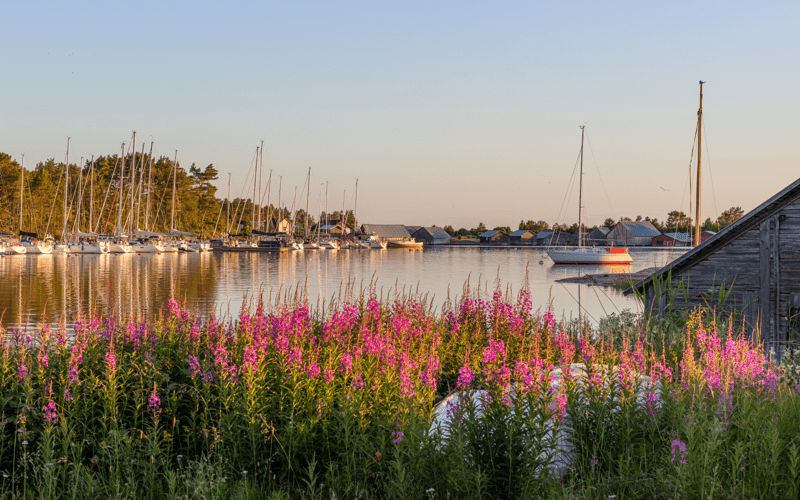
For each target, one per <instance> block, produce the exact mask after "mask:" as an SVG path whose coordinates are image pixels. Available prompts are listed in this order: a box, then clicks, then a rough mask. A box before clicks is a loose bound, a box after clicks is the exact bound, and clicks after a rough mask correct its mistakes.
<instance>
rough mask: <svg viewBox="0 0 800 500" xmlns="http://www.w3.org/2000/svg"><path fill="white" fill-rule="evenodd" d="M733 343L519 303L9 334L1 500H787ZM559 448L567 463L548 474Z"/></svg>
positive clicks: (742, 348) (357, 300)
mask: <svg viewBox="0 0 800 500" xmlns="http://www.w3.org/2000/svg"><path fill="white" fill-rule="evenodd" d="M323 310H324V312H322V311H323ZM315 311H316V312H315ZM733 325H734V322H733V321H726V320H725V319H724V318H717V317H714V313H713V310H711V311H708V310H706V311H696V312H694V313H692V314H691V315H687V316H684V317H681V318H673V319H672V320H671V322H670V323H668V324H667V323H664V322H657V321H649V320H648V318H644V317H638V316H634V315H629V314H625V315H621V316H614V317H610V318H607V319H606V320H604V321H602V322H601V323H600V325H599V326H598V327H595V328H590V327H588V326H587V325H585V324H581V323H567V322H565V321H557V319H556V318H555V317H554V316H553V315H552V314H551V313H550V312H545V313H543V314H540V313H539V312H534V311H533V307H532V304H531V302H530V298H529V295H528V293H527V291H526V290H522V291H521V292H520V293H518V294H516V295H514V296H510V295H508V294H503V293H502V292H501V291H496V292H494V294H493V295H491V296H489V295H486V294H481V293H480V292H474V293H473V292H470V293H466V294H465V296H464V298H462V299H460V300H458V301H457V302H455V303H452V304H451V303H449V302H448V303H446V304H445V306H444V307H443V309H442V310H441V311H437V310H435V309H434V308H433V306H432V304H430V303H428V302H427V301H426V300H425V298H424V297H420V296H418V295H415V294H399V295H396V296H394V297H391V298H389V297H387V298H378V297H376V296H374V295H372V294H370V293H368V292H367V293H364V292H362V293H361V294H360V295H358V294H350V295H348V296H347V298H346V300H340V301H335V302H332V303H330V304H328V305H327V307H325V308H317V309H315V310H313V311H312V309H311V308H310V307H309V306H308V304H307V303H306V302H304V300H303V298H302V297H301V296H297V295H295V296H293V297H289V296H288V295H286V296H284V299H283V300H278V301H275V302H270V303H266V304H265V303H258V304H255V305H252V306H251V307H248V308H246V309H244V310H242V311H241V313H240V314H239V316H238V317H237V318H235V319H234V318H228V319H217V318H211V319H207V320H201V319H199V317H198V316H197V315H194V314H192V313H191V312H190V311H189V310H187V309H186V308H185V307H183V306H182V305H181V304H179V303H177V302H175V301H170V302H169V304H168V305H167V309H166V310H165V311H164V314H163V315H162V316H161V317H160V318H159V319H157V320H155V321H151V322H137V321H126V322H116V321H115V320H114V319H113V318H105V319H101V318H93V319H90V320H86V321H80V322H77V323H75V325H74V329H73V331H74V334H73V335H69V336H68V335H67V333H66V332H65V331H63V330H61V331H51V329H50V328H48V327H46V326H41V327H40V328H38V329H37V330H36V331H31V332H24V331H14V332H11V334H10V335H8V336H7V337H6V341H5V342H4V344H3V346H2V354H1V356H2V358H1V359H0V412H1V413H2V415H0V471H2V477H1V478H0V496H2V497H4V498H5V497H8V498H97V497H101V496H102V497H110V498H339V499H345V498H404V499H409V498H420V499H423V498H425V499H427V498H525V497H543V498H559V497H564V498H567V497H570V498H572V497H587V498H608V497H609V496H610V495H618V497H620V498H622V497H623V496H624V497H630V498H640V497H641V498H652V497H653V496H662V497H664V498H675V497H677V496H681V497H683V498H695V497H697V498H706V497H709V496H712V495H718V496H719V495H722V496H728V497H732V498H750V497H763V496H765V495H768V496H770V497H771V498H774V497H781V496H785V497H787V498H797V495H798V491H799V488H800V450H798V445H799V443H798V438H797V428H798V423H800V400H798V394H797V383H798V382H797V377H796V373H797V370H796V369H795V368H794V366H793V365H786V366H773V365H772V364H771V363H770V361H769V359H768V356H765V355H764V353H763V351H762V349H761V348H760V347H759V346H756V345H753V344H751V342H750V340H748V339H747V338H745V337H744V336H742V335H740V334H739V333H740V332H737V331H736V329H735V328H734V326H733ZM791 362H792V361H791V359H789V360H788V361H787V363H791ZM573 363H584V364H585V365H586V366H587V367H588V368H587V370H588V375H587V378H585V380H584V382H579V381H578V380H577V379H575V378H574V377H571V375H570V369H569V366H570V364H573ZM609 367H616V368H615V369H610V368H609ZM557 368H561V370H562V371H563V376H564V383H563V384H561V385H560V386H559V387H558V389H556V390H554V389H552V388H551V385H550V380H551V377H552V373H553V371H554V370H556V369H557ZM641 375H646V376H648V377H650V378H649V379H647V380H648V382H642V380H645V379H642V378H640V376H641ZM643 384H644V385H643ZM475 390H482V391H485V393H484V394H486V395H487V396H486V397H484V398H483V399H482V400H480V402H479V403H469V402H468V403H464V404H463V405H460V406H458V407H456V408H453V409H451V410H452V411H454V412H455V413H454V415H456V416H457V419H456V422H457V424H458V425H457V426H455V427H453V428H452V432H448V433H445V432H443V430H442V429H441V428H438V429H437V428H435V427H434V428H432V427H431V414H432V412H433V409H434V406H435V405H436V404H437V403H439V402H440V401H441V400H442V399H443V398H444V397H446V396H448V395H449V394H452V393H454V392H458V393H461V394H469V393H471V391H475ZM463 400H464V401H472V400H471V399H470V398H464V399H463ZM560 428H564V429H568V430H569V435H570V436H571V440H572V444H573V445H574V448H575V451H574V457H573V461H572V463H571V464H570V466H569V468H568V469H567V470H566V472H565V473H563V474H553V473H552V472H550V471H551V468H549V467H548V465H549V464H550V462H551V460H552V458H553V450H554V446H555V443H554V437H553V436H554V435H553V432H552V430H553V429H560ZM764 464H767V465H768V466H766V467H765V466H764ZM730 485H733V489H731V488H730V487H729V486H730ZM792 495H794V496H792Z"/></svg>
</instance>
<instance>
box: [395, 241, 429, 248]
mask: <svg viewBox="0 0 800 500" xmlns="http://www.w3.org/2000/svg"><path fill="white" fill-rule="evenodd" d="M388 246H389V248H412V249H413V248H419V249H422V242H419V241H390V242H388Z"/></svg>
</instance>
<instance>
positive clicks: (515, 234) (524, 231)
mask: <svg viewBox="0 0 800 500" xmlns="http://www.w3.org/2000/svg"><path fill="white" fill-rule="evenodd" d="M525 233H530V231H528V230H527V229H520V230H518V231H514V232H513V233H511V234H509V236H514V237H518V236H522V235H524V234H525Z"/></svg>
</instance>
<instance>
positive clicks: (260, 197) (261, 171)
mask: <svg viewBox="0 0 800 500" xmlns="http://www.w3.org/2000/svg"><path fill="white" fill-rule="evenodd" d="M260 151H261V152H260V153H259V155H258V156H259V159H260V160H259V161H260V163H261V167H260V168H259V169H258V229H259V231H260V230H261V211H262V209H263V207H262V205H263V201H264V195H263V194H262V193H263V191H261V181H262V180H263V179H264V141H261V149H260ZM268 230H269V229H268Z"/></svg>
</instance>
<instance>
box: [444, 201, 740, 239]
mask: <svg viewBox="0 0 800 500" xmlns="http://www.w3.org/2000/svg"><path fill="white" fill-rule="evenodd" d="M743 215H744V210H742V207H731V208H729V209H728V210H725V211H724V212H722V214H720V216H719V217H717V220H715V221H712V220H711V218H710V217H709V218H707V219H706V220H705V221H704V222H703V224H701V228H702V230H703V231H719V230H720V229H722V228H724V227H726V226H729V225H731V224H733V223H734V222H735V221H736V220H738V219H740V218H741V217H742V216H743ZM624 221H636V222H641V221H646V222H649V223H651V224H652V225H653V226H654V227H655V228H656V229H658V230H659V231H661V232H662V233H680V232H688V233H691V232H692V231H693V230H694V220H693V219H692V218H691V217H689V216H688V215H686V214H685V213H683V212H681V211H680V210H673V211H671V212H669V213H668V214H667V220H666V221H663V222H662V221H659V220H658V219H657V218H655V217H652V218H651V217H642V216H641V215H638V216H636V218H635V219H631V218H630V217H620V218H619V220H615V219H612V218H608V219H606V220H605V221H604V222H603V224H602V226H604V227H607V228H609V229H611V228H612V227H614V225H616V224H617V222H624ZM597 227H600V226H591V227H589V226H586V225H584V226H583V231H584V232H588V231H591V230H592V229H595V228H597ZM442 229H444V230H445V231H446V232H447V233H448V234H449V235H450V236H453V237H459V238H477V237H478V235H480V234H481V233H484V232H486V230H487V227H486V225H485V224H484V223H483V222H481V223H479V224H478V227H475V228H472V229H466V228H463V227H462V228H460V229H454V228H453V226H451V225H447V226H444V227H443V228H442ZM492 229H499V230H501V231H504V232H506V233H511V232H512V231H513V230H512V229H511V226H496V227H494V228H492ZM517 229H527V230H528V231H530V232H532V233H538V232H539V231H545V230H548V229H551V230H554V231H561V232H565V233H573V234H576V233H577V232H578V223H577V222H575V223H573V224H566V223H564V224H558V223H555V224H553V225H550V224H548V223H547V222H546V221H543V220H537V221H534V220H527V221H525V220H521V221H519V225H518V226H517Z"/></svg>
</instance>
